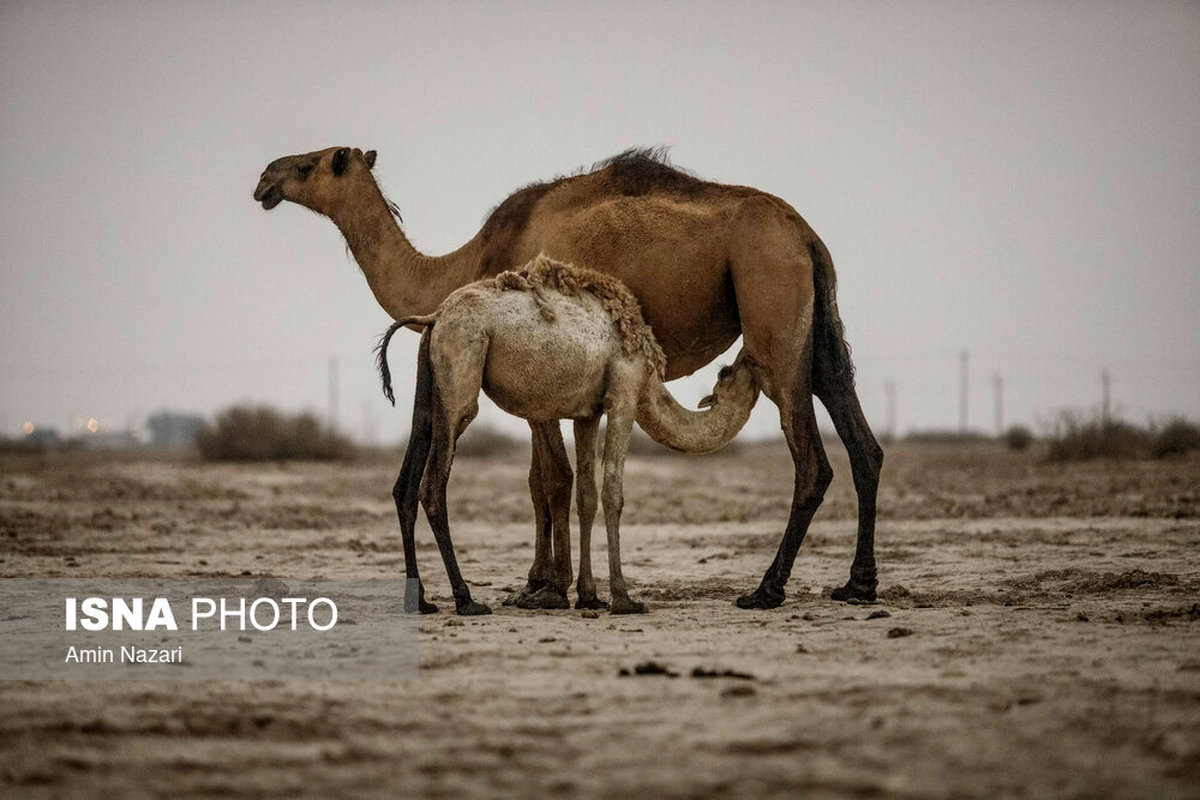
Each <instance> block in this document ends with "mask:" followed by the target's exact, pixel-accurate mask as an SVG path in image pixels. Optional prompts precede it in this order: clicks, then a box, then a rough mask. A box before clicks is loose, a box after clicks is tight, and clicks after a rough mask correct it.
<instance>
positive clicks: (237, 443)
mask: <svg viewBox="0 0 1200 800" xmlns="http://www.w3.org/2000/svg"><path fill="white" fill-rule="evenodd" d="M196 447H197V448H198V449H199V450H200V456H201V457H202V458H204V459H205V460H206V461H287V460H316V461H330V460H335V459H343V458H349V457H350V456H352V455H353V454H354V446H353V445H352V444H351V443H350V441H349V440H348V439H346V438H345V437H342V436H339V435H337V434H334V433H330V432H329V431H326V430H323V429H322V427H321V424H320V422H318V421H317V418H316V417H314V416H313V415H312V414H297V415H289V414H284V413H282V412H279V411H276V410H275V409H272V408H267V407H257V408H252V407H248V406H235V407H233V408H230V409H227V410H225V411H222V412H221V413H220V414H218V415H217V419H216V423H215V424H214V425H212V426H210V427H206V428H204V429H202V430H200V431H199V432H198V433H197V434H196Z"/></svg>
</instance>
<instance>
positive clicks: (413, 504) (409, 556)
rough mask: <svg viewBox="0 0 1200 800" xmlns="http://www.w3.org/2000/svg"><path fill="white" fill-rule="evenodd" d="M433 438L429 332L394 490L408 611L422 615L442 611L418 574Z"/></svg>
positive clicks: (425, 336) (423, 341)
mask: <svg viewBox="0 0 1200 800" xmlns="http://www.w3.org/2000/svg"><path fill="white" fill-rule="evenodd" d="M432 436H433V374H432V370H431V368H430V364H429V333H428V331H426V332H425V333H424V334H423V335H422V336H421V346H420V349H419V350H418V351H417V387H416V392H415V394H414V399H413V417H412V431H411V432H410V433H409V436H408V448H407V449H406V450H405V452H404V464H403V466H401V467H400V475H399V476H398V477H397V478H396V485H395V486H394V487H393V488H392V497H393V498H394V499H395V501H396V514H397V516H399V518H400V538H401V540H402V541H403V542H404V573H405V576H406V577H407V578H408V582H407V585H406V586H405V592H404V610H405V611H407V612H409V613H412V612H414V611H420V612H421V613H422V614H433V613H436V612H437V610H438V608H437V606H435V605H434V604H433V603H429V602H426V600H425V587H424V585H422V583H421V576H420V573H419V572H418V571H417V545H416V530H415V529H416V523H417V498H418V496H419V492H420V488H421V478H422V477H423V476H424V474H425V464H426V461H427V460H428V458H429V446H430V442H431V440H432Z"/></svg>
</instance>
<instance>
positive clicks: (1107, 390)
mask: <svg viewBox="0 0 1200 800" xmlns="http://www.w3.org/2000/svg"><path fill="white" fill-rule="evenodd" d="M1100 389H1101V399H1100V421H1101V422H1103V423H1104V424H1105V425H1108V423H1109V420H1110V419H1111V417H1110V414H1111V413H1112V376H1111V375H1110V374H1109V372H1108V367H1105V368H1104V369H1102V370H1100Z"/></svg>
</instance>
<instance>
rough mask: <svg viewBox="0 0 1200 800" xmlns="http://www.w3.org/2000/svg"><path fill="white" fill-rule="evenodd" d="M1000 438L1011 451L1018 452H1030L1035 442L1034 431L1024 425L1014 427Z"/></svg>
mask: <svg viewBox="0 0 1200 800" xmlns="http://www.w3.org/2000/svg"><path fill="white" fill-rule="evenodd" d="M1000 438H1001V440H1002V441H1003V442H1004V444H1005V446H1007V447H1008V449H1009V450H1016V451H1017V452H1021V451H1024V450H1028V449H1029V446H1030V445H1031V444H1033V441H1034V437H1033V431H1031V430H1029V428H1026V427H1025V426H1024V425H1013V426H1012V427H1010V428H1009V429H1008V430H1006V431H1005V432H1004V435H1003V436H1002V437H1000Z"/></svg>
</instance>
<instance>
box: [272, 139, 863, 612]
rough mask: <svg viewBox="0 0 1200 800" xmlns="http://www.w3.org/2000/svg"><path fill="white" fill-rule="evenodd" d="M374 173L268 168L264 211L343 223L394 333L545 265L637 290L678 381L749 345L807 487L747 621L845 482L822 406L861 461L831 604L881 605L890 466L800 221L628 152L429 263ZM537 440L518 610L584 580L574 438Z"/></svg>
mask: <svg viewBox="0 0 1200 800" xmlns="http://www.w3.org/2000/svg"><path fill="white" fill-rule="evenodd" d="M374 163H375V153H374V152H368V153H365V154H364V153H363V152H361V151H359V150H357V149H354V150H352V149H350V148H345V147H340V148H338V147H335V148H329V149H327V150H321V151H317V152H313V153H307V154H304V155H297V156H288V157H285V158H281V159H278V160H276V161H274V162H272V163H271V164H270V165H269V166H268V167H267V169H266V171H265V172H263V174H262V177H261V179H260V181H259V184H258V187H257V189H256V190H255V193H254V197H255V199H256V200H258V201H260V202H261V203H262V204H263V207H264V208H267V209H270V208H274V207H275V206H276V205H278V204H279V203H280V202H281V201H283V200H291V201H293V202H296V203H299V204H301V205H304V206H306V207H308V208H310V209H312V210H314V211H317V212H319V213H322V214H324V215H326V216H328V217H329V218H330V219H332V220H333V222H334V223H335V224H336V225H337V226H338V228H339V229H341V231H342V233H343V235H344V236H345V238H346V241H347V243H348V244H349V247H350V250H351V252H352V253H353V254H354V257H355V259H356V260H357V261H358V264H359V266H360V267H361V268H362V270H363V273H364V274H365V275H366V278H367V282H368V284H369V285H370V287H371V290H372V291H373V292H374V293H375V297H376V299H377V300H378V301H379V303H380V305H382V306H383V307H384V309H385V310H387V311H388V313H389V314H391V315H392V317H393V318H400V317H405V316H408V315H412V314H425V313H428V312H430V311H432V310H433V309H434V308H435V307H436V306H437V305H438V304H439V303H440V302H441V301H442V300H443V299H445V297H446V296H447V295H448V294H449V293H450V292H451V291H452V290H453V289H455V288H458V287H459V286H463V285H465V284H467V283H470V282H471V281H474V280H477V279H479V278H483V277H489V276H494V275H496V274H498V273H500V272H502V271H504V270H506V269H512V268H515V267H518V266H520V265H522V264H525V263H526V262H528V261H529V260H530V259H531V258H532V257H533V256H535V255H536V254H538V253H540V252H544V253H546V254H547V255H549V256H551V257H552V258H556V259H559V260H561V261H567V262H572V263H579V264H586V265H588V266H589V267H590V268H592V269H595V270H598V271H600V272H604V273H607V274H611V275H614V276H616V277H617V278H619V279H620V280H621V281H622V282H623V283H624V284H625V285H626V286H628V287H629V289H630V291H632V292H633V294H634V296H635V297H636V298H637V299H638V301H639V303H640V304H641V307H642V313H643V315H644V317H645V319H646V322H647V323H648V324H649V325H650V327H651V328H652V329H653V331H654V333H655V336H656V337H657V339H658V342H659V344H660V345H661V346H662V348H663V351H664V353H665V354H666V357H667V369H666V374H665V378H666V379H667V380H670V379H672V378H676V377H679V376H681V375H687V374H690V373H691V372H694V371H695V370H696V369H698V368H700V367H701V366H703V365H705V364H707V363H708V362H709V361H711V360H712V359H713V358H715V357H716V356H717V355H718V354H720V353H722V352H724V351H725V350H726V349H727V348H728V347H729V346H730V345H731V344H733V342H734V341H735V340H736V339H737V337H738V335H739V334H740V335H741V336H742V337H743V345H744V350H745V352H746V353H747V354H748V355H749V356H750V357H752V358H753V360H754V361H755V363H757V364H758V365H759V366H760V368H761V375H760V378H761V380H762V388H763V391H764V392H765V393H766V395H767V396H768V397H769V398H770V399H771V400H772V402H774V403H775V405H776V406H778V408H779V417H780V425H781V427H782V428H783V433H784V437H785V439H786V440H787V443H788V447H789V448H790V449H791V453H792V460H793V465H794V468H795V481H794V488H793V495H792V507H791V512H790V514H789V517H788V521H787V527H786V528H785V529H784V532H783V538H782V540H781V541H780V544H779V549H778V551H777V552H776V554H775V559H774V561H773V562H772V563H771V565H770V566H769V567H768V568H767V570H766V572H765V573H764V575H763V579H762V582H761V583H760V585H759V587H758V589H756V590H755V591H754V592H752V593H751V594H749V595H746V596H744V597H741V598H739V599H738V601H737V603H738V605H739V606H741V607H743V608H772V607H775V606H778V605H779V604H780V603H782V602H783V599H784V586H785V584H786V583H787V580H788V577H789V576H790V574H791V569H792V564H793V562H794V561H795V557H796V553H797V551H798V549H799V547H800V544H801V542H802V541H803V539H804V535H805V533H806V532H807V530H808V525H809V522H810V521H811V519H812V516H813V514H814V513H816V510H817V507H818V506H819V505H820V504H821V500H822V499H823V498H824V494H825V489H826V488H827V487H828V485H829V482H830V480H831V479H832V475H833V473H832V469H831V468H830V466H829V461H828V459H827V458H826V456H825V451H824V448H823V446H822V444H821V438H820V434H819V432H818V430H817V424H816V418H815V416H814V413H813V406H812V395H816V396H817V397H818V398H819V399H820V400H821V402H822V403H823V404H824V405H825V407H826V409H828V411H829V414H830V417H831V418H832V419H833V422H834V425H835V427H836V428H837V432H838V435H839V436H840V437H841V439H842V442H843V443H844V444H845V446H846V449H847V451H848V452H849V454H850V465H851V469H852V471H853V475H854V485H855V490H856V492H857V494H858V541H857V545H856V548H855V554H854V562H853V564H852V565H851V567H850V580H849V581H848V582H847V583H846V585H845V586H842V587H840V588H838V589H836V590H835V591H834V594H833V596H834V598H835V599H839V600H848V599H852V598H857V599H864V600H869V599H873V598H874V597H875V589H876V567H875V500H876V492H877V489H878V484H879V471H880V467H881V466H882V463H883V451H882V449H881V448H880V447H879V445H878V444H877V443H876V441H875V437H874V435H873V434H872V433H871V429H870V426H869V425H868V424H867V421H866V418H865V416H864V415H863V412H862V408H861V406H860V404H859V401H858V397H857V395H856V393H855V389H854V371H853V366H852V364H851V361H850V353H849V348H848V347H847V346H846V344H845V341H844V338H843V334H842V323H841V319H840V317H839V315H838V310H837V301H836V298H835V294H836V292H835V288H836V286H835V284H836V278H835V275H834V270H833V263H832V261H831V259H830V257H829V252H828V251H827V250H826V248H825V245H824V244H823V243H822V242H821V240H820V239H819V238H818V237H817V235H816V234H815V233H814V232H813V230H812V229H811V228H810V227H809V226H808V224H807V223H806V222H805V221H804V220H803V219H802V218H801V217H800V215H799V214H798V213H796V211H795V210H794V209H793V208H792V207H791V206H789V205H788V204H787V203H785V202H784V201H783V200H780V199H779V198H777V197H774V196H772V195H769V194H767V193H765V192H762V191H759V190H757V189H753V188H749V187H745V186H730V185H724V184H717V183H711V182H707V181H703V180H700V179H698V178H695V177H693V176H691V175H688V174H686V173H684V172H681V171H679V170H677V169H675V168H673V167H670V166H668V165H667V164H665V163H664V162H663V160H662V159H661V158H660V157H658V154H656V153H653V152H649V151H628V152H626V153H622V154H621V155H618V156H616V157H614V158H612V159H610V160H609V161H607V162H603V163H602V164H600V165H598V166H597V168H596V169H594V170H593V171H592V172H589V173H586V174H582V175H575V176H572V177H566V178H559V179H557V180H554V181H550V182H547V183H537V184H533V185H531V186H528V187H526V188H524V189H521V190H520V191H518V192H516V193H514V194H513V195H511V196H510V197H508V198H507V199H506V200H505V201H504V202H502V203H501V204H500V205H499V206H498V207H497V208H496V209H495V210H494V211H493V212H492V213H491V215H490V216H489V217H488V218H487V221H486V222H485V223H484V225H483V227H482V228H481V229H480V231H479V232H478V233H477V234H476V235H475V236H474V237H472V238H471V240H470V241H468V242H467V243H466V244H464V245H463V246H462V247H460V248H459V249H458V250H455V251H454V252H452V253H449V254H447V255H445V256H441V257H428V256H424V255H422V254H420V253H418V252H417V251H416V250H415V249H414V248H413V247H412V245H411V244H410V243H409V242H408V240H407V239H406V238H405V236H404V233H403V231H402V230H401V229H400V226H399V225H398V224H397V222H396V219H395V218H394V217H393V207H392V206H391V205H390V204H389V203H388V202H387V200H386V199H385V198H384V196H383V194H382V193H381V192H380V190H379V187H378V186H377V185H376V183H375V180H374V178H373V177H372V175H371V168H372V166H373V165H374ZM531 427H532V429H533V466H532V468H531V470H530V490H531V494H532V496H533V499H534V512H535V516H536V517H537V549H536V554H535V558H534V565H533V568H532V569H531V570H530V573H529V586H528V587H526V588H527V591H526V592H523V593H522V596H529V595H530V594H531V593H532V592H534V591H535V590H538V589H540V588H543V587H545V588H546V589H548V590H551V591H552V592H558V593H563V592H565V587H566V585H567V584H569V582H570V566H571V565H570V536H569V532H568V529H567V518H568V512H569V507H570V490H571V469H570V463H569V461H568V459H567V455H566V450H565V448H564V447H563V443H562V434H561V431H560V430H559V428H558V425H557V423H550V424H541V423H531ZM551 530H553V541H552V540H551ZM564 579H565V580H564ZM562 602H564V603H565V596H562Z"/></svg>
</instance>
